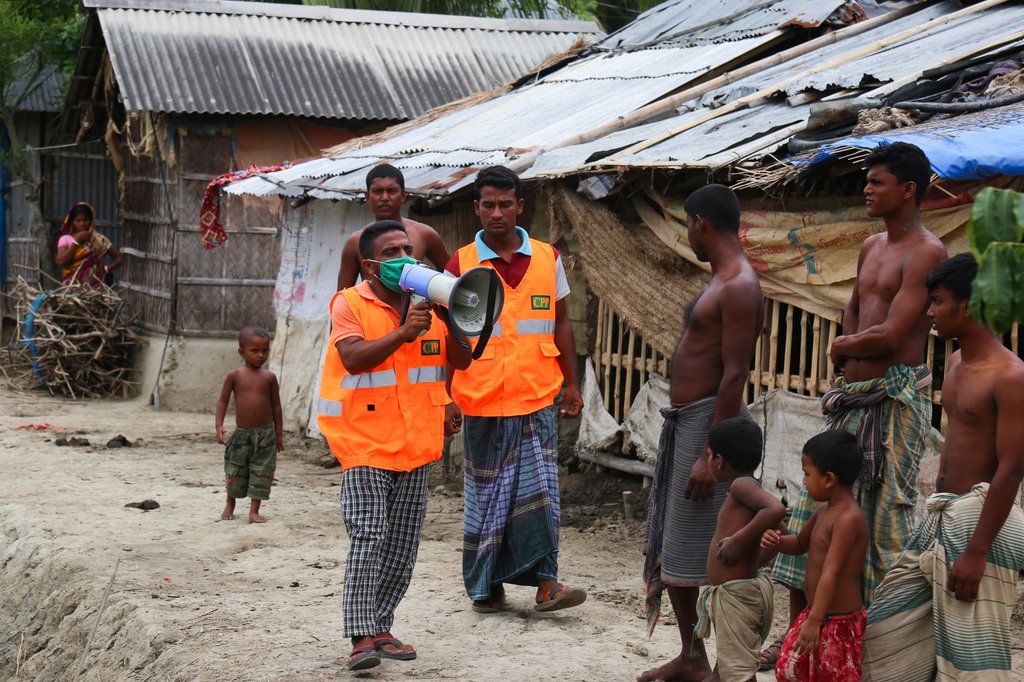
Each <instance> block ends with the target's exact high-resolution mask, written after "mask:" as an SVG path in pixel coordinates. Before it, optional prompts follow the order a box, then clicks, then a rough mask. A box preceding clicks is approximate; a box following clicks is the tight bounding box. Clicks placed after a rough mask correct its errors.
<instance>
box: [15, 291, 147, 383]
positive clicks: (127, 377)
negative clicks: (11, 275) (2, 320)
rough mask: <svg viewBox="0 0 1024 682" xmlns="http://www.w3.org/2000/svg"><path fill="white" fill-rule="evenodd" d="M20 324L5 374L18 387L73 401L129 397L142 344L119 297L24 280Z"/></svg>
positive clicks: (17, 304) (18, 307) (17, 298)
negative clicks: (137, 350) (45, 288)
mask: <svg viewBox="0 0 1024 682" xmlns="http://www.w3.org/2000/svg"><path fill="white" fill-rule="evenodd" d="M7 296H8V297H9V298H11V299H12V300H13V302H14V308H15V314H16V317H17V321H18V327H17V336H16V339H15V341H14V343H12V344H11V345H10V346H9V347H8V348H7V353H8V363H7V367H5V368H4V371H5V372H7V373H8V377H9V378H10V379H11V381H12V383H13V384H14V385H15V386H17V387H18V388H33V387H37V386H39V385H40V384H41V385H42V386H44V387H45V388H46V389H47V390H49V391H50V393H53V394H60V395H64V396H67V397H69V398H74V399H78V398H127V397H129V396H131V395H132V393H133V387H134V382H132V381H131V375H132V356H133V353H134V351H135V347H136V345H137V343H138V341H137V337H136V336H135V334H134V333H133V332H132V330H131V328H130V326H129V325H130V323H131V320H130V319H129V318H128V315H127V314H126V312H125V310H124V302H123V301H122V300H121V297H120V296H118V294H117V292H116V291H114V290H113V289H111V288H110V287H107V286H101V287H99V288H93V287H91V286H89V285H83V284H64V285H60V286H57V287H56V288H54V289H50V290H49V291H43V290H41V289H37V288H36V287H35V286H33V285H30V284H28V283H26V282H25V280H23V279H21V278H20V277H19V278H18V283H17V284H16V285H15V287H14V289H13V290H12V291H11V293H10V294H7Z"/></svg>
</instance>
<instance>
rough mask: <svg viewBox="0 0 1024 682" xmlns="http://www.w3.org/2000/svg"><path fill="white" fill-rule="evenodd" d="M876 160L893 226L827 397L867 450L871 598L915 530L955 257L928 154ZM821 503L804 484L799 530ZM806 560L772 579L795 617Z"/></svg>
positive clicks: (835, 424) (864, 254)
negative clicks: (924, 206) (938, 280)
mask: <svg viewBox="0 0 1024 682" xmlns="http://www.w3.org/2000/svg"><path fill="white" fill-rule="evenodd" d="M866 164H867V167H868V174H867V184H866V186H865V187H864V196H865V200H866V203H867V213H868V215H869V216H870V217H872V218H881V219H882V220H883V221H884V222H885V232H881V233H879V234H875V235H872V236H870V237H868V238H867V239H866V240H864V244H863V246H862V247H861V250H860V258H859V259H858V262H857V281H856V282H855V284H854V287H853V296H852V297H851V298H850V302H849V304H848V305H847V306H846V311H845V312H844V313H843V334H842V336H839V337H836V340H835V341H834V342H833V343H832V348H831V349H830V353H831V356H832V361H833V363H834V364H835V366H836V372H837V373H838V374H839V376H838V377H837V378H836V381H835V387H834V388H833V389H832V390H830V391H828V393H826V394H825V395H824V396H823V397H822V410H823V411H824V412H825V428H826V429H846V430H848V431H850V432H851V433H853V434H854V435H856V436H857V440H858V441H859V442H860V444H861V447H862V448H863V450H864V467H863V468H862V469H861V477H860V481H859V482H858V484H857V485H855V486H854V495H855V496H856V498H857V501H858V503H859V504H860V506H861V508H862V509H863V510H864V514H865V518H866V519H867V522H868V537H869V542H868V551H867V557H866V558H865V561H864V574H863V587H862V591H863V598H864V603H865V604H870V603H871V598H872V596H873V594H874V591H875V587H876V586H877V585H878V583H879V582H880V581H881V580H882V576H884V575H885V572H886V571H888V570H889V568H890V567H891V566H892V564H893V562H894V561H896V557H897V556H899V553H900V551H901V550H902V549H903V547H904V546H905V545H906V543H907V540H908V539H909V538H910V534H911V533H912V532H913V530H914V527H913V523H914V518H913V517H914V505H915V504H916V502H917V476H918V470H919V467H920V462H921V456H922V455H923V454H924V444H925V437H926V435H927V434H928V429H929V426H930V424H931V415H932V402H931V373H930V371H929V370H928V367H927V365H925V364H924V352H925V341H926V340H927V337H928V330H929V323H928V318H927V315H926V314H925V313H926V310H927V308H928V289H927V288H926V287H925V284H924V279H925V276H926V275H927V274H928V273H929V272H930V271H931V269H932V268H934V267H935V266H936V265H937V264H938V263H939V262H940V261H942V260H943V259H944V258H945V257H946V248H945V246H943V244H942V242H941V241H939V239H938V238H937V237H936V236H935V235H933V234H932V233H931V232H929V231H928V230H927V229H926V228H925V227H924V225H922V224H921V200H922V199H923V198H924V195H925V193H926V192H927V190H928V183H929V181H930V178H931V165H930V163H929V162H928V157H926V156H925V155H924V152H922V151H921V150H920V149H919V148H917V147H915V146H914V145H911V144H906V143H904V142H895V143H893V144H890V145H885V146H882V147H879V148H877V149H875V150H874V151H873V152H871V154H870V155H869V156H868V158H867V161H866ZM815 506H816V503H815V502H814V501H813V500H811V498H810V497H809V496H808V495H807V491H806V490H803V489H801V490H800V494H799V496H798V498H797V500H796V502H795V503H794V507H793V511H792V516H791V519H790V522H789V529H790V530H791V531H792V532H794V533H799V532H800V528H801V527H803V524H804V523H806V522H807V519H809V518H810V516H811V514H812V513H813V512H814V508H815ZM804 561H805V560H804V557H802V556H779V557H778V559H777V560H776V562H775V568H774V569H773V575H772V577H774V578H775V579H776V580H777V581H779V582H781V583H783V584H784V585H786V586H787V587H788V588H790V589H789V594H790V600H789V601H790V623H792V622H793V620H794V619H795V618H796V616H797V615H798V614H799V613H800V612H801V611H802V610H803V609H804V607H805V606H806V605H807V602H806V600H805V599H804V592H803V587H804ZM781 645H782V642H781V641H778V640H777V641H776V642H775V643H774V644H773V645H771V646H770V647H769V648H768V649H767V650H765V651H764V652H762V658H761V660H762V666H763V667H762V669H768V668H770V667H771V666H774V664H775V661H776V659H777V658H778V655H779V648H780V647H781Z"/></svg>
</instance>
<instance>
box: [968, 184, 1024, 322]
mask: <svg viewBox="0 0 1024 682" xmlns="http://www.w3.org/2000/svg"><path fill="white" fill-rule="evenodd" d="M1022 239H1024V194H1021V193H1020V192H1015V191H1013V190H1009V189H995V188H993V187H986V188H985V189H983V190H981V191H980V192H978V194H977V196H976V197H975V198H974V209H973V211H972V212H971V218H970V220H968V221H967V242H968V244H969V245H970V248H971V252H972V253H974V257H975V259H977V261H978V276H977V277H976V278H975V279H974V285H973V286H972V288H971V303H970V309H971V313H972V314H973V315H974V318H975V319H976V320H978V321H979V322H982V321H983V322H984V323H985V324H987V325H988V326H989V328H990V329H991V330H992V331H993V332H995V333H997V334H1002V333H1003V332H1006V331H1007V330H1009V329H1010V327H1012V326H1013V324H1014V323H1015V322H1024V243H1021V242H1022Z"/></svg>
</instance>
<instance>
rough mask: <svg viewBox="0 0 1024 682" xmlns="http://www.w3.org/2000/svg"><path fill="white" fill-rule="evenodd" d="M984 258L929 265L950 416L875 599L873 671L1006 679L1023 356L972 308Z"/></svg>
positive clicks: (1021, 563)
mask: <svg viewBox="0 0 1024 682" xmlns="http://www.w3.org/2000/svg"><path fill="white" fill-rule="evenodd" d="M976 273H977V264H976V263H975V261H974V257H973V256H972V255H971V254H969V253H962V254H960V255H958V256H954V257H952V258H950V259H948V260H946V261H944V262H943V263H941V264H940V265H939V266H938V267H936V268H935V269H934V270H932V272H931V273H930V274H929V275H928V279H927V285H928V288H929V298H930V301H931V305H930V306H929V308H928V316H929V318H931V321H932V324H933V326H934V327H935V331H936V332H937V333H938V335H939V336H940V337H941V338H944V339H956V340H957V342H958V343H959V344H960V350H958V351H957V352H955V353H953V356H952V357H951V358H950V360H949V368H948V369H947V370H946V376H945V378H944V381H943V384H942V408H943V409H944V410H945V412H946V417H947V418H948V422H947V430H946V442H945V444H944V445H943V447H942V454H941V456H940V460H939V475H938V479H937V480H936V482H935V490H936V492H935V493H934V494H933V495H931V496H930V497H929V498H928V502H927V515H926V516H925V518H924V520H923V521H921V523H920V525H918V527H917V530H916V531H915V532H914V535H913V537H912V538H911V540H910V542H909V543H907V547H906V548H905V549H904V551H903V554H901V555H900V557H899V559H898V560H897V562H896V565H895V566H893V568H892V570H890V571H889V572H888V573H887V574H886V576H885V579H884V580H883V581H882V584H881V585H879V586H878V590H877V591H876V592H875V601H874V602H872V604H871V606H870V608H869V609H868V628H867V634H866V635H865V637H864V679H865V680H875V681H876V682H877V681H879V680H892V681H893V682H896V681H898V682H919V681H925V680H927V681H930V680H933V679H936V678H937V679H941V680H963V681H967V680H971V681H975V680H976V681H978V682H1008V681H1009V680H1010V679H1011V677H1010V676H1011V672H1010V615H1011V613H1012V611H1013V606H1014V602H1015V600H1016V587H1017V572H1018V571H1019V570H1020V569H1021V568H1022V567H1024V513H1021V509H1020V507H1019V506H1018V505H1017V494H1018V491H1019V490H1020V485H1021V480H1022V479H1024V419H1022V418H1021V414H1024V363H1022V362H1021V360H1020V359H1019V358H1018V357H1017V356H1016V355H1015V354H1014V353H1013V352H1011V351H1010V350H1009V349H1007V348H1006V347H1005V346H1003V344H1002V343H1001V342H1000V339H999V338H998V337H997V336H995V335H994V334H993V333H992V332H991V331H989V328H988V327H986V326H985V325H984V324H981V323H979V322H977V321H975V320H974V318H973V317H972V316H971V312H970V310H969V309H968V301H969V300H970V297H971V283H972V282H973V281H974V277H975V275H976Z"/></svg>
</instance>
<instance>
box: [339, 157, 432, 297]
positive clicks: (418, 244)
mask: <svg viewBox="0 0 1024 682" xmlns="http://www.w3.org/2000/svg"><path fill="white" fill-rule="evenodd" d="M366 201H367V203H368V204H370V211H371V212H372V213H373V220H374V222H376V221H379V220H397V221H398V222H400V223H402V226H403V227H405V231H406V232H407V233H408V235H409V241H411V242H412V257H413V258H415V259H416V260H418V261H422V260H423V259H424V258H425V259H427V260H429V261H430V262H431V263H433V264H434V267H436V268H437V269H438V270H443V269H444V266H445V264H446V263H447V262H448V259H449V258H450V257H449V255H448V250H447V249H445V248H444V242H442V241H441V236H440V235H439V234H437V232H436V231H435V230H434V228H432V227H430V226H429V225H424V224H423V223H418V222H416V221H415V220H409V219H408V218H403V217H402V204H403V203H404V202H405V177H404V176H403V175H402V171H400V170H398V169H397V168H395V167H394V166H392V165H390V164H386V163H382V164H380V165H379V166H374V167H373V168H372V169H371V170H370V172H369V173H367V174H366ZM362 233H363V231H362V230H357V231H356V232H355V233H353V234H352V235H350V236H349V238H348V239H346V240H345V246H344V247H343V248H342V250H341V268H340V269H339V270H338V291H341V290H342V289H346V288H348V287H351V286H355V283H356V277H358V276H359V268H360V265H361V260H360V258H359V236H360V235H361V234H362Z"/></svg>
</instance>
